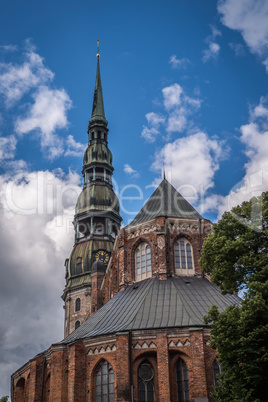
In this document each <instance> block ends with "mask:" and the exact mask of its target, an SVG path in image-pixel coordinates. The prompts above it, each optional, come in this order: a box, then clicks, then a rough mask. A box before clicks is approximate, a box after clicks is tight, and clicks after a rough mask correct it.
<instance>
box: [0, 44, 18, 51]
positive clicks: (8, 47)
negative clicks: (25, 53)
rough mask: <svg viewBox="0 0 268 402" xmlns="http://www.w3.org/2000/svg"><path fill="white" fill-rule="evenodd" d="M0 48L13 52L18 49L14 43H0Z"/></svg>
mask: <svg viewBox="0 0 268 402" xmlns="http://www.w3.org/2000/svg"><path fill="white" fill-rule="evenodd" d="M0 49H3V50H5V51H6V52H15V51H16V50H18V47H17V46H16V45H0Z"/></svg>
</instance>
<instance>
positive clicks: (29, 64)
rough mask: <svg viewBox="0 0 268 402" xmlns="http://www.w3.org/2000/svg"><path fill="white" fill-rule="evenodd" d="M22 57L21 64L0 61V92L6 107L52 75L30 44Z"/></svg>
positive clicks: (49, 79) (49, 78)
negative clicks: (23, 59) (23, 58)
mask: <svg viewBox="0 0 268 402" xmlns="http://www.w3.org/2000/svg"><path fill="white" fill-rule="evenodd" d="M24 57H25V61H24V62H23V63H22V64H12V63H0V94H2V95H3V97H4V99H5V103H6V106H7V107H11V106H13V105H14V103H16V102H18V101H19V100H20V99H21V98H22V97H23V95H24V94H26V93H27V92H29V91H30V90H31V89H33V88H35V87H37V86H38V85H43V84H45V83H46V82H48V81H51V80H52V79H53V77H54V74H53V73H52V71H50V70H49V69H47V68H46V67H45V66H44V64H43V59H42V57H40V56H39V55H38V54H37V53H36V52H35V51H34V48H33V47H32V46H30V47H29V46H27V50H26V53H25V55H24Z"/></svg>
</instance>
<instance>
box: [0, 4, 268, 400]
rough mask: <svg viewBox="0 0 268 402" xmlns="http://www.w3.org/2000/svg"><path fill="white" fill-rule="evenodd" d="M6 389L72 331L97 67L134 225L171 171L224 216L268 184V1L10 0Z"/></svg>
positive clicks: (5, 56)
mask: <svg viewBox="0 0 268 402" xmlns="http://www.w3.org/2000/svg"><path fill="white" fill-rule="evenodd" d="M0 5H1V12H0V38H1V39H0V219H1V221H0V222H1V224H0V248H1V249H0V274H1V281H0V306H1V324H0V397H1V396H3V395H9V389H10V374H11V373H12V372H14V371H15V370H16V369H18V368H19V367H20V366H21V365H23V364H24V363H26V362H27V361H28V360H29V359H30V358H32V357H34V356H35V354H37V353H39V352H41V351H43V350H45V349H46V348H47V347H49V346H50V345H51V344H52V343H53V342H57V341H60V340H61V339H62V338H63V313H64V310H63V308H62V307H63V302H62V300H61V298H60V296H61V294H62V291H63V288H64V285H65V283H64V274H65V269H64V261H65V258H67V257H68V256H69V254H70V252H71V250H72V246H73V240H74V232H73V227H72V220H73V214H74V206H75V203H76V200H77V197H78V195H79V193H80V192H81V185H82V176H81V169H82V158H83V153H84V151H85V149H86V146H87V125H88V120H89V118H90V116H91V109H92V101H93V90H94V83H95V74H96V53H97V39H98V38H99V39H100V67H101V77H102V87H103V96H104V105H105V114H106V119H107V120H108V122H109V138H108V139H109V147H110V149H111V151H112V153H113V157H114V162H113V163H114V168H115V171H114V189H115V191H116V192H117V195H118V197H119V200H120V204H121V215H122V217H123V219H124V220H123V223H124V225H127V224H128V223H129V222H130V221H131V220H132V219H133V218H134V217H135V215H136V214H137V213H138V211H139V210H140V208H141V207H142V205H143V204H144V202H145V201H146V200H147V199H148V197H149V196H150V195H151V194H152V192H153V190H154V188H155V186H157V185H158V184H159V183H160V181H161V178H162V171H163V164H164V166H165V174H166V177H167V179H168V180H169V181H170V182H171V183H172V185H173V186H174V187H175V188H176V189H177V190H178V191H180V192H181V193H182V194H183V195H184V196H185V197H186V198H187V199H188V200H189V201H190V202H191V203H192V204H193V205H194V206H195V207H196V208H197V210H198V211H199V212H200V213H201V214H202V215H203V216H204V217H205V218H208V219H210V220H212V221H213V222H216V221H217V219H219V218H220V216H221V215H222V213H223V212H224V211H225V210H229V209H230V208H232V207H233V206H235V205H237V204H240V203H241V202H243V201H246V200H249V199H250V198H251V197H252V196H254V195H259V194H261V192H262V191H267V190H268V158H267V155H268V131H267V130H268V88H267V84H268V2H267V1H266V0H240V1H237V0H218V1H215V0H206V1H200V0H187V1H186V0H142V1H141V0H135V1H133V0H129V1H124V2H123V1H122V0H121V1H119V0H113V1H109V0H95V1H91V0H65V1H63V0H53V1H51V0H46V1H44V0H39V1H36V0H24V1H23V2H22V1H20V0H9V1H8V2H7V1H5V2H4V1H3V0H0Z"/></svg>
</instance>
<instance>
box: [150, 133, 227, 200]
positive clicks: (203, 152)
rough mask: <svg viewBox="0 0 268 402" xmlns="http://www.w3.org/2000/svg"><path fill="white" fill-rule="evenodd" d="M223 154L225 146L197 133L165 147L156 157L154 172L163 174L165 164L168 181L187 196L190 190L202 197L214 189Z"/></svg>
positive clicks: (153, 166)
mask: <svg viewBox="0 0 268 402" xmlns="http://www.w3.org/2000/svg"><path fill="white" fill-rule="evenodd" d="M222 151H223V147H222V143H220V142H219V141H218V140H216V139H210V138H209V137H208V135H207V134H206V133H204V132H197V133H195V134H193V135H190V136H188V137H185V138H179V139H176V140H175V141H174V142H172V143H168V144H166V145H165V146H164V147H163V148H162V150H161V151H160V152H158V153H157V154H156V156H155V161H154V163H153V165H152V169H153V170H154V171H156V172H161V171H162V164H163V162H164V163H165V172H166V177H167V179H168V180H169V181H170V182H171V183H172V184H173V185H174V186H175V187H176V188H178V189H179V191H181V192H182V193H183V194H184V195H185V196H186V197H187V195H188V194H189V190H190V193H191V194H192V195H193V194H194V195H195V196H196V197H199V196H200V195H202V194H204V193H205V192H206V191H207V189H208V188H211V187H213V185H214V182H213V180H214V174H215V172H216V171H217V170H218V169H219V160H220V159H221V157H222V156H221V154H222Z"/></svg>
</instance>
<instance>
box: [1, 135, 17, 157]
mask: <svg viewBox="0 0 268 402" xmlns="http://www.w3.org/2000/svg"><path fill="white" fill-rule="evenodd" d="M16 145H17V140H16V138H15V137H14V135H10V136H9V137H0V164H1V161H3V160H5V159H12V158H14V156H15V151H16Z"/></svg>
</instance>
